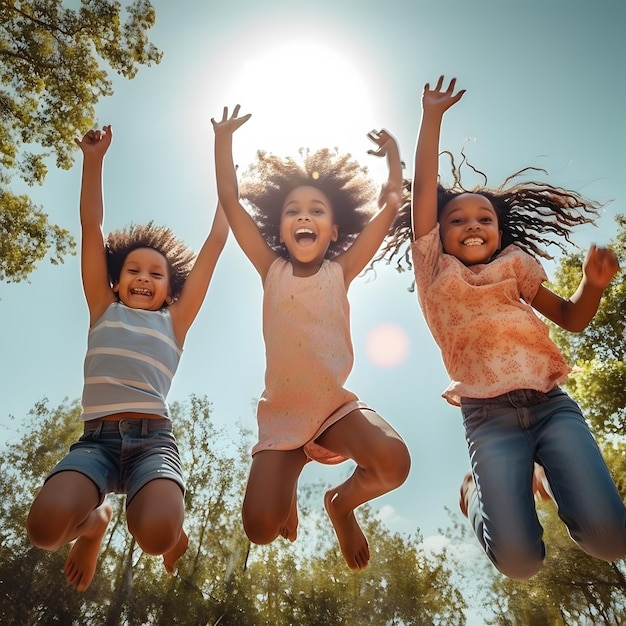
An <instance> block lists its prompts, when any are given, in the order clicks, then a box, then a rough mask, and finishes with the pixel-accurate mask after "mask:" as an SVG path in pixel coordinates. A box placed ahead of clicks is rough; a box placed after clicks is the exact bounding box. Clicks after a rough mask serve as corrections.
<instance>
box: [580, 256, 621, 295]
mask: <svg viewBox="0 0 626 626" xmlns="http://www.w3.org/2000/svg"><path fill="white" fill-rule="evenodd" d="M618 271H619V261H618V260H617V256H616V255H615V252H613V250H611V249H610V248H602V247H598V246H596V245H592V246H591V247H590V248H589V251H588V252H587V256H586V258H585V260H584V261H583V274H584V276H585V278H586V280H587V281H588V282H589V283H591V284H592V285H594V286H595V287H599V288H601V289H604V288H605V287H606V286H607V285H608V284H609V283H610V282H611V280H612V279H613V277H614V276H615V274H617V272H618Z"/></svg>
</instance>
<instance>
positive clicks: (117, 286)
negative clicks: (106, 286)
mask: <svg viewBox="0 0 626 626" xmlns="http://www.w3.org/2000/svg"><path fill="white" fill-rule="evenodd" d="M111 290H112V291H113V293H117V294H119V292H120V284H119V283H113V286H112V287H111Z"/></svg>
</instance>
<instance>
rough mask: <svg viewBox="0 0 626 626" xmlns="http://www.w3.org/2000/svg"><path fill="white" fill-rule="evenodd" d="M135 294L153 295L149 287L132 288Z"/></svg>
mask: <svg viewBox="0 0 626 626" xmlns="http://www.w3.org/2000/svg"><path fill="white" fill-rule="evenodd" d="M130 292H131V293H133V294H136V295H140V296H151V295H152V292H151V291H149V290H148V289H131V291H130Z"/></svg>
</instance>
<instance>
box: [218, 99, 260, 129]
mask: <svg viewBox="0 0 626 626" xmlns="http://www.w3.org/2000/svg"><path fill="white" fill-rule="evenodd" d="M239 109H240V105H239V104H237V105H236V106H235V108H234V109H233V114H232V115H231V116H230V117H228V107H224V112H223V114H222V119H221V120H220V121H219V122H216V121H215V118H213V117H212V118H211V124H213V130H214V131H215V132H216V133H222V132H224V133H231V134H232V133H234V132H235V131H236V130H237V129H238V128H239V127H240V126H242V125H243V124H245V123H246V122H247V121H248V120H249V119H250V117H251V116H252V113H248V114H247V115H243V116H242V117H238V115H239Z"/></svg>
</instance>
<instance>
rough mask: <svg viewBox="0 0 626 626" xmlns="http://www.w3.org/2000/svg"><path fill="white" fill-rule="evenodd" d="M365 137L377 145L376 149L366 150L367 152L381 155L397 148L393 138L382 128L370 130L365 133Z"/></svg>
mask: <svg viewBox="0 0 626 626" xmlns="http://www.w3.org/2000/svg"><path fill="white" fill-rule="evenodd" d="M367 138H368V139H371V140H372V141H373V142H374V143H375V144H376V145H377V146H378V150H368V151H367V154H371V155H373V156H377V157H383V156H385V155H386V154H388V153H389V151H390V150H391V149H393V148H395V149H396V150H397V149H398V144H397V143H396V140H395V138H394V137H392V136H391V135H390V134H389V132H388V131H386V130H385V129H384V128H383V129H382V130H370V132H369V133H367Z"/></svg>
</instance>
